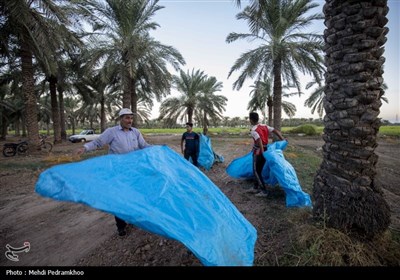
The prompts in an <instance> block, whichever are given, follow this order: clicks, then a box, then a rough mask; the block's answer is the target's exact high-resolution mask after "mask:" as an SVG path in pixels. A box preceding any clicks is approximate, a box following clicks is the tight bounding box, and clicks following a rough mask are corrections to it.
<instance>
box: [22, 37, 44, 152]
mask: <svg viewBox="0 0 400 280" xmlns="http://www.w3.org/2000/svg"><path fill="white" fill-rule="evenodd" d="M20 51H21V52H20V55H21V69H22V92H23V94H24V106H25V114H26V118H25V124H26V129H27V132H28V139H29V142H31V143H35V144H36V145H38V144H39V124H38V109H37V97H36V95H35V83H34V79H33V75H34V71H33V63H32V51H31V50H30V48H29V45H28V44H27V43H26V42H24V41H22V42H21V50H20Z"/></svg>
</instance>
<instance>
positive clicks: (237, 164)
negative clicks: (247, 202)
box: [226, 141, 312, 207]
mask: <svg viewBox="0 0 400 280" xmlns="http://www.w3.org/2000/svg"><path fill="white" fill-rule="evenodd" d="M286 146H287V141H277V142H274V143H272V144H268V149H267V151H266V152H264V157H265V159H266V163H265V165H264V168H263V170H262V173H261V175H262V177H263V179H264V182H265V183H266V184H268V185H276V184H277V183H278V184H279V185H280V186H281V187H282V188H283V189H284V191H285V193H286V206H287V207H305V206H308V207H312V203H311V198H310V195H309V194H307V193H305V192H303V190H302V188H301V186H300V183H299V180H298V178H297V175H296V171H295V169H294V168H293V166H292V165H291V164H290V163H289V162H288V161H287V160H286V159H285V157H284V155H283V152H282V151H283V150H284V149H286ZM252 164H253V159H252V153H251V152H250V153H248V154H247V155H245V156H243V157H240V158H237V159H234V160H233V161H232V162H231V163H230V164H229V165H228V167H227V168H226V172H227V173H228V174H229V175H230V176H231V177H234V178H243V179H255V178H254V174H253V165H252Z"/></svg>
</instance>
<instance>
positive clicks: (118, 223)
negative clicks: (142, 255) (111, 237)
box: [115, 216, 126, 230]
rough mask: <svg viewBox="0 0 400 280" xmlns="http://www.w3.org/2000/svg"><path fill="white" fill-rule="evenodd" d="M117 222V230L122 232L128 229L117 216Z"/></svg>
mask: <svg viewBox="0 0 400 280" xmlns="http://www.w3.org/2000/svg"><path fill="white" fill-rule="evenodd" d="M115 222H116V224H117V229H118V230H122V229H125V227H126V222H125V221H124V220H121V219H120V218H118V217H117V216H115Z"/></svg>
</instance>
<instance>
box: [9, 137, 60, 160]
mask: <svg viewBox="0 0 400 280" xmlns="http://www.w3.org/2000/svg"><path fill="white" fill-rule="evenodd" d="M46 138H47V137H46V135H40V143H39V146H38V147H37V149H38V150H40V151H41V152H46V153H50V152H51V150H52V149H53V144H51V143H50V142H47V141H46ZM29 146H30V145H29V143H28V142H27V141H22V142H19V143H5V144H4V145H3V156H5V157H13V156H15V155H16V154H18V155H26V154H27V153H28V150H29Z"/></svg>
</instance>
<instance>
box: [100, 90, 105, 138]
mask: <svg viewBox="0 0 400 280" xmlns="http://www.w3.org/2000/svg"><path fill="white" fill-rule="evenodd" d="M104 103H105V101H104V94H103V97H102V98H101V100H100V132H101V133H103V132H104V130H106V108H105V104H104Z"/></svg>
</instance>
